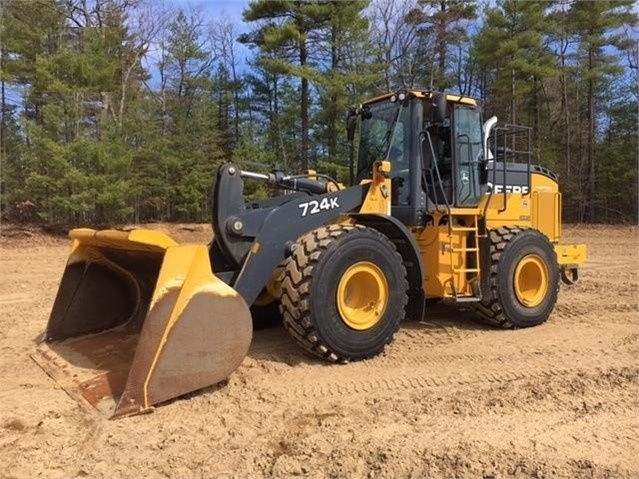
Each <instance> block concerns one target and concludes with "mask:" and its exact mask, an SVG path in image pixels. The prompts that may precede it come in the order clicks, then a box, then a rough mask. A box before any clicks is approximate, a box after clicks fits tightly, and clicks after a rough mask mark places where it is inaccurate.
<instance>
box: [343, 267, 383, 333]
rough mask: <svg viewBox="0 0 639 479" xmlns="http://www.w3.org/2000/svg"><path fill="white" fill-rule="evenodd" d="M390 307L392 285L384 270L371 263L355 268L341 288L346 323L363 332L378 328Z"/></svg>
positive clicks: (345, 273) (349, 269)
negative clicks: (389, 283)
mask: <svg viewBox="0 0 639 479" xmlns="http://www.w3.org/2000/svg"><path fill="white" fill-rule="evenodd" d="M387 304H388V282H387V281H386V276H385V275H384V273H383V272H382V270H381V269H380V268H379V267H378V266H377V265H375V264H373V263H370V262H368V261H360V262H358V263H355V264H353V265H351V266H350V267H349V268H348V269H347V270H346V271H345V272H344V274H343V275H342V278H341V279H340V280H339V284H338V285H337V309H338V311H339V314H340V316H341V318H342V321H344V323H346V324H347V325H348V326H349V327H351V328H353V329H357V330H359V331H362V330H366V329H370V328H372V327H373V326H375V325H376V324H377V323H378V322H379V320H380V319H381V318H382V316H383V315H384V312H385V311H386V306H387Z"/></svg>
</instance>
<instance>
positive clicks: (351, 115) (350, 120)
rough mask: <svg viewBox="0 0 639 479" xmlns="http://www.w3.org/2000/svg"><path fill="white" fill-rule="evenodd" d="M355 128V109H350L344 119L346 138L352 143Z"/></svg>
mask: <svg viewBox="0 0 639 479" xmlns="http://www.w3.org/2000/svg"><path fill="white" fill-rule="evenodd" d="M356 127H357V109H356V108H350V109H349V110H348V116H347V117H346V138H347V139H348V141H353V139H354V138H355V128H356Z"/></svg>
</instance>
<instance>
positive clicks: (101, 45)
mask: <svg viewBox="0 0 639 479" xmlns="http://www.w3.org/2000/svg"><path fill="white" fill-rule="evenodd" d="M170 5H171V2H155V1H153V0H0V7H1V11H0V94H1V99H0V100H1V105H0V115H1V118H0V120H1V124H0V128H1V131H0V133H1V145H0V146H1V155H2V158H1V160H2V161H1V165H0V166H1V171H0V180H1V183H0V187H1V193H2V203H1V208H2V212H1V213H2V219H3V220H10V221H30V222H31V221H40V222H46V223H64V224H104V223H122V222H136V223H139V222H145V221H208V220H209V212H210V196H211V185H212V182H213V179H214V176H215V171H216V168H217V167H218V166H219V165H220V164H221V163H222V162H224V161H228V160H232V161H235V162H237V163H239V164H241V165H244V167H245V168H246V169H251V170H256V171H266V170H268V169H269V168H270V167H272V166H273V165H276V166H278V167H280V168H283V169H285V170H287V171H290V172H299V171H301V170H305V169H308V168H313V169H317V170H320V171H325V172H329V173H330V174H332V175H336V176H338V177H339V178H340V179H342V180H347V174H346V172H347V163H348V147H349V146H348V143H347V141H346V133H345V115H346V111H347V108H348V106H349V105H352V104H355V103H358V102H361V101H362V100H364V99H366V98H369V97H371V96H376V95H379V94H380V93H383V92H386V91H390V90H395V89H399V88H410V87H423V88H433V89H436V90H446V91H449V92H451V93H460V94H464V95H471V96H473V97H476V98H478V99H480V100H481V102H482V103H483V106H484V111H485V114H486V117H488V116H490V115H497V116H498V117H499V118H500V121H501V122H502V123H515V124H525V125H528V126H531V127H533V147H534V159H533V161H534V162H535V163H538V164H541V165H543V166H546V167H548V168H550V169H552V170H554V171H555V172H556V173H558V174H559V177H560V181H561V189H562V191H563V195H564V196H563V206H564V218H565V219H566V220H567V221H578V222H633V223H635V222H637V204H638V197H637V157H638V145H637V126H638V124H639V118H638V111H639V89H638V79H639V75H638V72H639V70H638V63H639V52H638V45H639V44H638V38H639V36H638V35H637V31H638V30H637V28H638V27H637V10H638V9H637V8H636V6H635V4H634V2H633V1H632V0H615V1H612V0H611V1H606V0H598V1H575V0H557V1H524V0H493V1H480V0H478V1H460V0H437V1H432V0H352V1H338V0H314V1H311V0H296V1H285V0H268V1H263V0H254V1H251V2H247V3H246V5H245V8H244V10H243V13H242V19H241V20H235V21H234V20H232V19H231V17H229V16H227V15H225V14H224V13H223V12H221V11H216V10H215V7H213V6H211V7H208V8H206V9H203V8H200V9H197V8H195V7H190V6H185V5H186V4H184V3H179V4H177V3H176V6H174V7H171V6H170ZM177 5H179V6H180V7H178V6H177ZM261 188H262V187H260V186H259V185H249V186H248V194H249V195H251V196H252V197H258V196H260V195H264V194H265V192H264V190H262V189H261Z"/></svg>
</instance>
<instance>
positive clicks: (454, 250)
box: [448, 215, 486, 303]
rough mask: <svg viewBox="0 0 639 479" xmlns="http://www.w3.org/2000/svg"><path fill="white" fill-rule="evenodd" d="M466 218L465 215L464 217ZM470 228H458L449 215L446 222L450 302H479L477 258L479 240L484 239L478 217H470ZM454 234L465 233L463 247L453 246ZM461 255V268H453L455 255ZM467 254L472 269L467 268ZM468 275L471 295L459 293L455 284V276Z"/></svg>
mask: <svg viewBox="0 0 639 479" xmlns="http://www.w3.org/2000/svg"><path fill="white" fill-rule="evenodd" d="M464 216H467V215H464ZM472 217H473V219H472V226H460V225H457V224H455V223H456V216H455V215H450V216H449V221H448V251H449V254H450V265H451V273H452V274H451V287H452V292H453V298H452V300H453V301H454V302H456V303H475V302H478V301H480V300H481V287H480V283H481V281H480V273H481V268H480V264H481V263H480V256H479V239H480V238H485V237H486V235H485V234H480V232H479V226H478V224H479V220H480V216H479V215H472ZM455 233H466V242H464V245H463V246H461V247H459V246H455V245H454V242H453V240H454V238H457V235H456V234H455ZM469 238H472V240H471V242H470V244H469V243H468V239H469ZM458 253H461V256H462V258H463V260H462V266H461V267H459V266H458V267H456V266H455V255H456V254H458ZM468 253H472V254H473V255H474V259H475V261H474V266H473V267H472V268H469V267H468V264H467V261H468V257H469V255H468ZM459 273H462V274H468V273H471V274H472V276H471V278H470V279H468V281H469V282H470V283H471V287H472V293H470V294H469V293H467V292H464V293H462V292H460V291H459V286H460V285H458V284H457V274H459Z"/></svg>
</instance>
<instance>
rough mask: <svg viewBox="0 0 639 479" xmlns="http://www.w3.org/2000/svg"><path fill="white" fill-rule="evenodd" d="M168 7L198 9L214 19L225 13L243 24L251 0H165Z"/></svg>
mask: <svg viewBox="0 0 639 479" xmlns="http://www.w3.org/2000/svg"><path fill="white" fill-rule="evenodd" d="M164 4H165V5H167V6H176V7H182V6H183V7H186V8H188V7H197V8H200V9H202V10H203V11H206V12H208V13H209V14H210V15H211V16H212V17H213V18H215V17H216V16H218V15H221V14H222V13H225V14H226V15H227V16H228V17H229V18H230V19H231V20H234V21H235V23H237V24H238V26H239V24H240V23H242V11H243V10H244V9H245V8H246V7H247V6H248V4H249V0H208V1H207V0H164Z"/></svg>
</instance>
